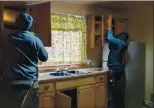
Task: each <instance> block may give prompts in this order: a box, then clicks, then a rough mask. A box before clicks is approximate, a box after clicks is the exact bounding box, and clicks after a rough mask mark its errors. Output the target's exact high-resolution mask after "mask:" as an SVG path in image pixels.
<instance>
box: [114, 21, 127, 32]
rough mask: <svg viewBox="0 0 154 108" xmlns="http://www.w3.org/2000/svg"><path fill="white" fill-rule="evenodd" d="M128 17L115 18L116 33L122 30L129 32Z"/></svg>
mask: <svg viewBox="0 0 154 108" xmlns="http://www.w3.org/2000/svg"><path fill="white" fill-rule="evenodd" d="M127 27H128V22H127V19H115V34H116V35H118V34H119V33H120V32H128V28H127Z"/></svg>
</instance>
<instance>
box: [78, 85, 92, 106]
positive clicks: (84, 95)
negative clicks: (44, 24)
mask: <svg viewBox="0 0 154 108" xmlns="http://www.w3.org/2000/svg"><path fill="white" fill-rule="evenodd" d="M77 91H78V92H77V93H78V94H77V101H78V108H95V87H94V85H87V86H83V87H79V88H78V90H77Z"/></svg>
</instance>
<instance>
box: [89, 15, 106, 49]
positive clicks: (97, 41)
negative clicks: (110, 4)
mask: <svg viewBox="0 0 154 108" xmlns="http://www.w3.org/2000/svg"><path fill="white" fill-rule="evenodd" d="M103 25H104V23H103V16H95V15H93V14H90V15H87V47H88V48H94V47H95V46H98V45H101V44H102V41H101V40H102V39H103V36H104V28H103V27H104V26H103Z"/></svg>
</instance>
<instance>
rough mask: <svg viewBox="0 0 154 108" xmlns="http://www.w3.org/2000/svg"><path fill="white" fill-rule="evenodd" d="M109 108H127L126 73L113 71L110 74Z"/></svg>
mask: <svg viewBox="0 0 154 108" xmlns="http://www.w3.org/2000/svg"><path fill="white" fill-rule="evenodd" d="M108 79H109V108H125V95H124V94H125V73H124V71H123V70H111V72H110V73H109V78H108Z"/></svg>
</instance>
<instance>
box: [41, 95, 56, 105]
mask: <svg viewBox="0 0 154 108" xmlns="http://www.w3.org/2000/svg"><path fill="white" fill-rule="evenodd" d="M39 108H55V96H54V93H44V94H39Z"/></svg>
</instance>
